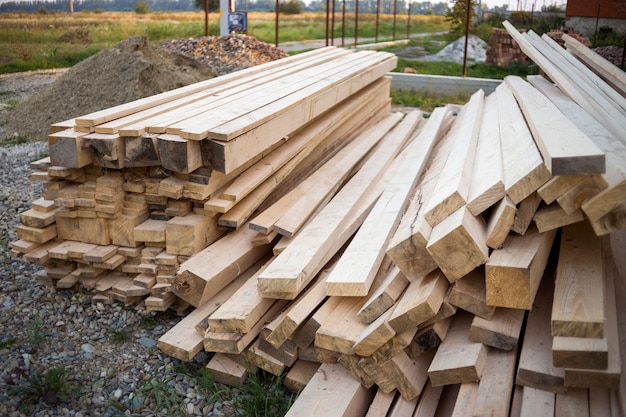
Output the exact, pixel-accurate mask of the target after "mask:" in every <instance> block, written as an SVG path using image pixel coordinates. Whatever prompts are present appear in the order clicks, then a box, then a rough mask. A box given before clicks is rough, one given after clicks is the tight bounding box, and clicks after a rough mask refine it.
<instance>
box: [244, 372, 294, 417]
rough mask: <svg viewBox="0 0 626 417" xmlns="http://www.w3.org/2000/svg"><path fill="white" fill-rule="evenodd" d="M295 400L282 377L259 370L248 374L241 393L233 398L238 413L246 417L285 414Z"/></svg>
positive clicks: (269, 416) (266, 416) (270, 416)
mask: <svg viewBox="0 0 626 417" xmlns="http://www.w3.org/2000/svg"><path fill="white" fill-rule="evenodd" d="M293 401H295V394H293V393H291V392H290V391H289V390H288V389H287V388H285V386H284V385H283V383H282V377H278V376H274V375H271V374H269V373H267V372H265V371H262V370H261V371H258V372H256V373H251V374H249V375H248V379H246V382H245V383H244V386H243V390H242V391H241V394H239V395H237V396H235V397H234V399H233V405H234V406H235V409H237V410H240V412H239V413H238V414H237V415H240V416H244V417H272V416H284V415H285V414H286V413H287V411H289V408H290V407H291V404H293Z"/></svg>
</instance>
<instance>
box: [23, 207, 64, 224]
mask: <svg viewBox="0 0 626 417" xmlns="http://www.w3.org/2000/svg"><path fill="white" fill-rule="evenodd" d="M58 210H59V209H58V208H56V209H54V210H51V211H46V212H44V211H39V210H35V209H34V208H31V209H28V210H26V211H23V212H21V213H20V222H21V223H22V224H23V225H24V226H28V227H34V228H35V229H43V228H45V227H47V226H50V225H51V224H53V223H54V222H55V221H56V212H57V211H58Z"/></svg>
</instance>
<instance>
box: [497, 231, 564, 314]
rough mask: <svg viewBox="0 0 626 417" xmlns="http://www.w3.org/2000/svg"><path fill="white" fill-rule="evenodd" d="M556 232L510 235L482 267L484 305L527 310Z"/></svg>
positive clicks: (535, 291)
mask: <svg viewBox="0 0 626 417" xmlns="http://www.w3.org/2000/svg"><path fill="white" fill-rule="evenodd" d="M555 235H556V231H549V232H545V233H539V232H538V231H537V230H536V229H532V230H530V231H529V232H527V233H526V234H525V235H524V236H514V235H509V237H508V238H507V240H506V242H505V244H504V246H503V247H502V248H501V249H498V250H495V251H493V252H492V253H491V256H490V257H489V261H488V262H487V264H486V266H485V272H486V284H487V304H489V305H493V306H496V307H507V308H522V309H526V310H530V309H531V308H532V306H533V300H534V299H535V294H536V293H537V289H538V288H539V283H540V282H541V278H542V276H543V273H544V270H545V267H546V264H547V262H548V256H549V255H550V248H551V247H552V242H553V241H554V236H555Z"/></svg>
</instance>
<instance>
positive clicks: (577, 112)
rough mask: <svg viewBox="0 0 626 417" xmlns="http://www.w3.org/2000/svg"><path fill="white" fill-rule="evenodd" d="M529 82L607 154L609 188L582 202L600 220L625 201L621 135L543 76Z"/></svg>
mask: <svg viewBox="0 0 626 417" xmlns="http://www.w3.org/2000/svg"><path fill="white" fill-rule="evenodd" d="M529 81H530V82H531V83H532V84H533V85H535V86H536V87H537V88H538V89H539V90H541V91H542V92H543V93H544V94H546V95H547V96H548V97H549V98H550V100H552V101H553V102H554V103H555V104H556V105H557V106H558V107H559V108H560V109H561V111H562V112H563V113H565V114H568V115H570V116H569V117H570V118H571V120H572V121H573V122H574V123H575V124H576V126H578V128H579V129H581V130H582V131H583V132H585V133H586V134H587V135H589V137H590V138H591V139H592V140H593V141H594V142H595V143H596V144H597V145H598V147H600V149H602V150H603V151H604V152H606V174H605V175H604V179H605V180H606V182H607V184H608V187H607V188H606V189H605V190H603V191H601V192H599V193H597V194H595V195H587V196H583V197H584V200H586V201H583V200H581V202H582V207H583V210H584V211H585V214H586V215H587V216H588V217H589V218H591V219H597V218H599V217H601V216H603V215H604V214H606V213H608V212H610V211H611V210H612V209H614V208H616V207H618V206H619V205H620V204H621V203H622V202H623V201H624V198H625V197H624V194H625V192H626V191H625V190H626V163H625V161H626V145H625V144H624V143H623V141H621V140H620V137H619V136H614V135H613V134H611V132H609V131H608V130H607V128H606V127H605V126H604V125H602V124H601V123H600V122H598V121H597V120H596V119H594V118H593V117H591V116H590V115H589V113H587V112H586V111H584V110H583V109H582V108H581V107H580V106H579V105H577V104H576V103H575V102H574V101H573V100H572V99H571V98H569V97H568V96H567V95H565V94H564V93H563V92H562V91H561V90H559V89H558V88H556V87H555V86H553V85H552V84H550V83H549V82H548V81H547V80H545V79H544V78H543V77H541V78H539V77H533V78H530V79H529Z"/></svg>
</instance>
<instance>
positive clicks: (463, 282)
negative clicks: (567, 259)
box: [447, 267, 496, 320]
mask: <svg viewBox="0 0 626 417" xmlns="http://www.w3.org/2000/svg"><path fill="white" fill-rule="evenodd" d="M447 300H448V302H449V303H450V304H453V305H455V306H457V307H459V308H462V309H463V310H466V311H469V312H470V313H472V314H474V315H476V316H479V317H482V318H484V319H486V320H491V317H493V315H494V313H495V311H496V308H495V307H494V306H490V305H487V298H486V286H485V268H483V267H479V268H476V269H474V270H472V271H471V272H470V273H469V274H467V275H466V276H464V277H463V278H461V279H459V280H457V281H456V282H455V283H454V285H452V286H451V287H450V294H448V298H447Z"/></svg>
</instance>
